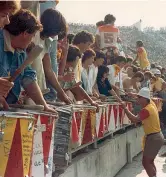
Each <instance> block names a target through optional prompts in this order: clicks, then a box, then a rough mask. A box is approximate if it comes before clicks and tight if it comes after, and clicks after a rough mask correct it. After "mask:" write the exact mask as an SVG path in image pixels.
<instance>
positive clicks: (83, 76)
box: [81, 68, 92, 95]
mask: <svg viewBox="0 0 166 177" xmlns="http://www.w3.org/2000/svg"><path fill="white" fill-rule="evenodd" d="M81 80H82V82H83V86H84V89H85V91H86V92H87V93H88V95H92V86H91V83H90V79H89V73H87V70H86V69H85V68H82V71H81Z"/></svg>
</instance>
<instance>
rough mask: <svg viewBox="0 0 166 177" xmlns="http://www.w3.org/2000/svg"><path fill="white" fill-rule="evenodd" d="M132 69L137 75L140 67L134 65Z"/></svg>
mask: <svg viewBox="0 0 166 177" xmlns="http://www.w3.org/2000/svg"><path fill="white" fill-rule="evenodd" d="M131 67H132V68H133V73H136V72H137V71H138V67H136V66H134V65H132V66H131Z"/></svg>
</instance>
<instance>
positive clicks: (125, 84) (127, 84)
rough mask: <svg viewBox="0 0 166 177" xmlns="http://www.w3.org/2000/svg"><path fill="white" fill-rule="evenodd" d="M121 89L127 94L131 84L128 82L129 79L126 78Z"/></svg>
mask: <svg viewBox="0 0 166 177" xmlns="http://www.w3.org/2000/svg"><path fill="white" fill-rule="evenodd" d="M123 88H124V90H125V92H128V91H129V89H130V88H131V82H130V79H129V78H126V79H125V80H124V81H123Z"/></svg>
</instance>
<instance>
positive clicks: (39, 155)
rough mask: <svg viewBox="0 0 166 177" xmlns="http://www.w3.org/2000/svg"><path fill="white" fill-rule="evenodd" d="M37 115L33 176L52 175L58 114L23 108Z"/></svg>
mask: <svg viewBox="0 0 166 177" xmlns="http://www.w3.org/2000/svg"><path fill="white" fill-rule="evenodd" d="M21 111H22V112H28V113H30V114H32V115H33V116H34V117H35V132H34V142H33V153H32V161H31V176H32V177H38V176H40V177H51V176H52V167H53V149H54V131H55V120H56V118H57V115H54V114H50V113H47V112H42V111H32V110H21Z"/></svg>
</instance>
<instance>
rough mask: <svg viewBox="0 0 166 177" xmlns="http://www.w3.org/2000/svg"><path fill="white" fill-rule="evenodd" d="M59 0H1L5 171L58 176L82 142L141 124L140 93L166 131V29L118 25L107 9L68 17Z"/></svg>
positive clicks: (11, 176)
mask: <svg viewBox="0 0 166 177" xmlns="http://www.w3.org/2000/svg"><path fill="white" fill-rule="evenodd" d="M30 2H31V1H30ZM57 3H58V2H57V1H55V4H54V6H53V4H51V7H52V8H51V7H50V6H49V5H48V4H47V2H40V3H39V2H38V1H35V3H34V4H33V3H32V4H28V3H27V4H26V3H25V4H24V3H23V2H22V3H21V5H22V8H21V7H20V5H19V2H18V1H17V2H16V1H9V2H8V1H0V63H1V64H0V68H1V69H0V70H1V72H0V76H1V78H0V85H1V86H0V103H1V105H2V106H1V112H0V176H2V177H22V176H26V177H37V176H39V175H40V176H42V177H45V176H46V175H47V177H51V176H54V173H56V170H59V169H61V168H62V169H63V168H64V167H66V166H68V165H69V164H70V163H72V156H73V157H74V156H75V155H78V154H79V153H80V152H79V153H78V151H80V150H81V149H83V150H85V148H87V147H90V146H91V145H92V146H93V148H97V144H98V143H100V141H101V140H102V139H104V138H106V137H112V136H114V134H116V133H117V132H119V131H122V133H123V131H125V130H127V129H128V128H133V127H135V126H141V121H144V120H142V119H140V120H138V121H133V120H135V119H132V118H130V117H132V116H136V115H137V114H139V113H140V112H142V107H141V106H140V105H138V103H140V104H141V102H140V101H137V99H140V97H141V98H144V99H145V101H149V103H148V104H152V103H155V104H154V105H153V106H152V109H153V108H154V107H155V110H156V109H157V114H156V119H157V118H158V113H160V121H161V125H162V130H163V132H164V131H165V126H166V121H165V118H164V113H165V110H166V107H165V101H166V100H165V95H166V82H165V80H166V70H165V68H164V67H163V66H164V65H165V62H164V57H165V51H166V50H165V38H164V35H165V32H166V31H165V29H160V30H158V31H155V30H153V29H150V28H147V29H145V30H144V31H139V30H138V29H136V28H134V27H116V26H115V25H114V22H115V21H116V18H115V17H114V16H113V15H110V14H108V15H106V17H105V19H104V23H103V24H102V25H99V26H94V25H85V24H75V23H69V24H67V22H66V20H65V17H64V16H63V15H62V14H61V13H60V12H59V11H58V10H56V9H55V7H56V5H57ZM30 5H31V6H30ZM39 5H41V7H42V6H43V7H44V8H41V9H42V10H43V9H44V10H43V11H42V10H41V12H42V13H41V14H40V13H38V10H39V9H37V8H38V7H39ZM44 5H45V6H44ZM2 6H3V8H1V7H2ZM23 7H24V8H26V9H23ZM27 9H29V10H27ZM34 10H35V11H34ZM32 12H33V13H32ZM40 16H41V17H40ZM1 19H2V20H1ZM39 19H40V20H39ZM159 38H160V40H159ZM156 41H159V42H156ZM11 59H12V60H11ZM145 93H146V95H145ZM131 115H132V116H131ZM149 117H150V115H149ZM135 123H136V124H135ZM145 124H146V123H145ZM157 126H158V127H157V128H158V129H160V125H157Z"/></svg>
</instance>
